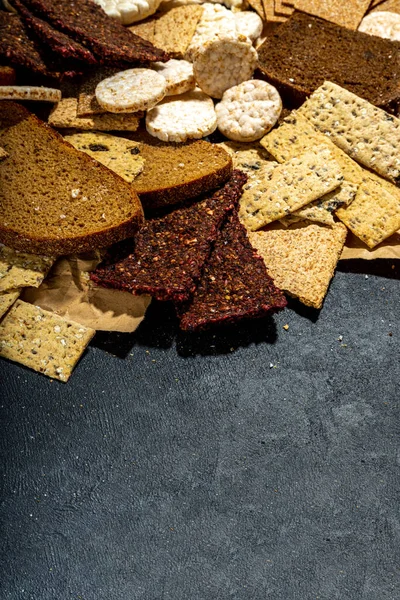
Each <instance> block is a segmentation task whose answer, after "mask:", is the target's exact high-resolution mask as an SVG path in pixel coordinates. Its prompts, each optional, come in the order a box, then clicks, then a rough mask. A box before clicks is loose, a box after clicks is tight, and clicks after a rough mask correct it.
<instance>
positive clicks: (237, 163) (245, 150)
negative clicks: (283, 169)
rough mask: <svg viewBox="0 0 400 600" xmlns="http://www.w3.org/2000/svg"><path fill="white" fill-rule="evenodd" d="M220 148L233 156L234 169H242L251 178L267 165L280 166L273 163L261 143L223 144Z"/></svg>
mask: <svg viewBox="0 0 400 600" xmlns="http://www.w3.org/2000/svg"><path fill="white" fill-rule="evenodd" d="M218 146H219V147H221V148H223V149H224V150H226V152H228V154H230V155H231V157H232V162H233V167H234V169H240V170H241V171H244V172H245V173H247V174H248V175H249V176H251V175H257V171H259V170H260V169H261V168H262V166H263V165H265V163H271V162H273V166H277V164H278V163H276V162H274V161H272V159H271V155H270V154H268V152H267V151H266V150H265V149H264V148H263V147H262V146H260V144H259V142H250V143H244V142H222V143H220V144H218ZM267 166H268V165H267ZM268 179H269V178H268Z"/></svg>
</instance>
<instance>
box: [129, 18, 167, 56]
mask: <svg viewBox="0 0 400 600" xmlns="http://www.w3.org/2000/svg"><path fill="white" fill-rule="evenodd" d="M155 24H156V19H155V18H154V17H148V18H147V19H144V20H143V21H139V22H138V23H135V24H134V25H131V26H130V27H128V29H129V31H131V32H132V33H134V34H135V35H138V36H140V37H141V38H143V39H144V40H147V41H148V42H151V43H152V44H154V33H155ZM154 45H155V44H154ZM158 47H159V48H161V46H158Z"/></svg>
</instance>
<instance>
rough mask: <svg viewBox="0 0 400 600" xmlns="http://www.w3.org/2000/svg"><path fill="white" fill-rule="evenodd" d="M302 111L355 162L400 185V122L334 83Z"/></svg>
mask: <svg viewBox="0 0 400 600" xmlns="http://www.w3.org/2000/svg"><path fill="white" fill-rule="evenodd" d="M298 112H299V114H301V115H303V116H304V117H306V118H307V119H309V121H311V123H312V124H313V125H314V126H315V127H316V128H317V129H319V130H320V131H322V132H323V133H324V134H325V135H329V137H330V139H331V140H332V141H333V142H334V143H335V144H336V145H337V146H339V148H341V149H342V150H344V151H345V152H346V153H347V154H348V155H349V156H351V157H352V158H354V160H356V161H357V162H359V163H361V164H362V165H364V166H366V167H368V168H369V169H371V170H372V171H376V172H377V173H379V174H380V175H382V177H385V178H386V179H388V180H389V181H392V182H393V183H395V184H397V185H400V156H399V148H400V119H397V118H396V117H394V116H393V115H389V114H388V113H387V112H385V111H384V110H382V109H380V108H377V107H376V106H373V105H372V104H370V103H369V102H368V101H367V100H364V99H362V98H359V97H358V96H356V95H355V94H353V93H352V92H349V91H348V90H345V89H344V88H341V87H340V86H339V85H336V84H335V83H332V82H330V81H325V83H324V84H323V85H322V86H320V87H319V88H318V89H317V90H316V91H315V92H314V93H313V94H311V96H310V98H309V99H308V100H306V102H305V103H304V104H303V106H301V107H300V109H299V111H298Z"/></svg>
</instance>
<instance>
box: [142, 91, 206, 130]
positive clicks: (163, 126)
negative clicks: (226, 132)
mask: <svg viewBox="0 0 400 600" xmlns="http://www.w3.org/2000/svg"><path fill="white" fill-rule="evenodd" d="M216 128H217V116H216V114H215V110H214V103H213V101H212V100H211V98H209V97H208V96H206V94H203V92H202V91H200V90H193V91H191V92H187V93H186V94H181V95H180V96H179V97H177V98H175V97H172V98H166V99H165V100H163V101H162V102H160V104H158V105H157V106H155V107H154V108H152V109H151V110H149V111H148V112H147V115H146V129H147V131H148V132H149V133H150V135H153V136H154V137H156V138H159V139H160V140H163V141H164V142H186V140H198V139H200V138H203V137H205V136H206V135H210V134H211V133H213V132H214V131H215V130H216Z"/></svg>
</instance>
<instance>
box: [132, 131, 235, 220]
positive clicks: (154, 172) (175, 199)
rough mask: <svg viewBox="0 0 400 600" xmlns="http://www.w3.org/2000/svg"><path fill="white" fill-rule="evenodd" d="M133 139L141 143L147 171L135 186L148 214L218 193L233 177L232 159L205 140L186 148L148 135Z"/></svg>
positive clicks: (140, 135) (186, 144)
mask: <svg viewBox="0 0 400 600" xmlns="http://www.w3.org/2000/svg"><path fill="white" fill-rule="evenodd" d="M129 138H130V139H132V140H135V141H138V142H141V144H140V154H141V156H142V158H144V161H145V163H144V169H143V171H142V173H140V174H139V175H138V176H137V177H136V178H135V179H134V180H133V182H132V186H133V188H134V190H135V191H136V192H137V194H138V195H139V197H140V200H141V202H142V204H143V208H144V210H145V211H146V212H152V211H154V210H158V209H160V208H164V207H166V206H174V205H176V204H180V203H181V202H183V201H184V200H189V199H190V198H195V197H196V196H199V195H200V194H204V193H206V192H208V191H210V190H213V189H216V188H217V187H219V186H221V185H222V184H223V183H225V181H227V180H228V179H229V177H230V176H231V174H232V169H233V167H232V158H231V157H230V155H229V154H228V153H227V152H226V151H225V150H224V149H223V148H220V147H218V146H217V145H215V144H210V142H207V141H205V140H194V141H190V142H186V143H183V144H175V143H171V142H162V141H161V140H158V139H157V138H155V137H153V136H151V135H149V134H148V133H146V132H143V131H142V132H140V133H134V134H132V135H131V136H129Z"/></svg>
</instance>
